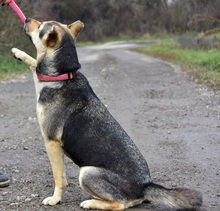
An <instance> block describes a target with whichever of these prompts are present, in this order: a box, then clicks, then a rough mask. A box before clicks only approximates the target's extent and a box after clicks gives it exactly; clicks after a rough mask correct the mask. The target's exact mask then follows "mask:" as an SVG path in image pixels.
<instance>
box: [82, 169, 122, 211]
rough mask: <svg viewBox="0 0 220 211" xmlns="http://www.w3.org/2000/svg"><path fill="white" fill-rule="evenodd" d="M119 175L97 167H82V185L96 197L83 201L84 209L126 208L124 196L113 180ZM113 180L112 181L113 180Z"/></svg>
mask: <svg viewBox="0 0 220 211" xmlns="http://www.w3.org/2000/svg"><path fill="white" fill-rule="evenodd" d="M118 179H119V178H118V176H117V175H114V174H113V173H112V172H110V171H109V172H107V170H104V169H101V168H97V167H89V166H88V167H82V168H81V170H80V176H79V183H80V187H81V188H82V189H83V190H84V191H85V192H86V193H88V194H89V195H91V196H92V197H94V198H95V199H91V200H86V201H83V202H82V203H81V204H80V206H81V207H82V208H84V209H99V210H118V211H119V210H124V209H125V206H124V203H123V196H122V194H121V192H120V189H119V187H117V185H114V184H113V183H114V182H113V181H114V180H118ZM111 180H112V182H111Z"/></svg>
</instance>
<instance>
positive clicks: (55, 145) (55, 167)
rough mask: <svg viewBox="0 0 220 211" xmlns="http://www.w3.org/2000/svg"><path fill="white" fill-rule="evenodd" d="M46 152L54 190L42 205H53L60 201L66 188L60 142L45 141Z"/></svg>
mask: <svg viewBox="0 0 220 211" xmlns="http://www.w3.org/2000/svg"><path fill="white" fill-rule="evenodd" d="M46 150H47V154H48V157H49V160H50V163H51V166H52V171H53V177H54V181H55V190H54V194H53V196H52V197H48V198H46V199H44V201H43V204H44V205H47V204H49V205H55V204H57V203H58V202H59V201H60V200H61V198H62V193H63V191H64V189H65V187H66V186H67V181H66V177H65V169H64V152H63V148H62V147H61V145H60V142H57V141H46Z"/></svg>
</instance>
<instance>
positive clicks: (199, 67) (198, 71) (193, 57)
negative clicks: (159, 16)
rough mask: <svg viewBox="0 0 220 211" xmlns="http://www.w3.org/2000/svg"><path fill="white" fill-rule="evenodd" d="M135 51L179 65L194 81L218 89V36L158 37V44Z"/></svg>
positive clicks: (219, 57)
mask: <svg viewBox="0 0 220 211" xmlns="http://www.w3.org/2000/svg"><path fill="white" fill-rule="evenodd" d="M155 39H156V40H158V37H155ZM136 51H138V52H141V53H146V54H148V55H152V56H155V57H158V58H161V59H163V60H166V61H169V62H172V63H174V64H178V65H181V67H182V69H183V70H184V71H186V72H187V73H188V74H189V75H190V76H191V77H192V78H193V79H195V80H196V81H197V82H199V83H203V84H206V85H208V86H209V87H211V88H213V89H217V90H219V89H220V36H217V35H213V36H210V37H203V36H197V35H195V34H194V35H192V34H186V35H181V36H170V37H167V36H166V37H160V38H159V42H156V43H155V44H152V45H149V46H146V47H142V48H138V49H136Z"/></svg>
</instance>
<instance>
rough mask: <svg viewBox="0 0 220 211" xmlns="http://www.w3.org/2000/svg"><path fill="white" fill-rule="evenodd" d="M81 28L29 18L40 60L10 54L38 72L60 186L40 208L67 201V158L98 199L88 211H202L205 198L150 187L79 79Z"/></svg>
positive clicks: (137, 159)
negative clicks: (133, 210)
mask: <svg viewBox="0 0 220 211" xmlns="http://www.w3.org/2000/svg"><path fill="white" fill-rule="evenodd" d="M83 28H84V24H83V23H82V22H81V21H76V22H74V23H72V24H70V25H65V24H61V23H59V22H56V21H45V22H39V21H37V20H34V19H30V18H28V19H27V20H26V22H25V24H24V31H25V33H26V34H27V35H28V36H29V37H30V39H31V42H32V43H33V44H34V45H35V47H36V50H37V58H36V60H35V59H34V58H32V57H31V56H29V55H28V54H26V53H25V52H23V51H21V50H18V49H16V48H13V49H12V53H13V55H14V57H15V58H17V59H19V60H21V61H23V62H25V63H26V64H28V65H29V67H30V69H31V70H32V72H33V76H34V82H35V88H36V95H37V117H38V121H39V125H40V128H41V132H42V136H43V138H44V140H45V146H46V151H47V154H48V157H49V160H50V163H51V166H52V172H53V178H54V181H55V189H54V194H53V195H52V196H51V197H47V198H45V199H44V200H43V202H42V203H43V204H44V205H56V204H57V203H59V202H60V201H61V198H62V193H63V191H64V189H65V187H66V186H67V180H66V176H65V167H64V154H66V155H67V156H68V157H70V158H71V159H72V160H73V162H74V163H75V164H77V165H78V166H79V167H80V173H79V184H80V187H81V188H82V190H83V191H85V192H86V193H87V194H89V195H90V196H91V197H92V198H93V199H90V200H85V201H83V202H82V203H81V204H80V206H81V207H82V208H85V209H98V210H124V209H127V208H129V207H132V206H135V205H138V204H141V203H142V202H151V201H154V202H158V203H162V204H165V205H167V206H169V207H172V208H177V209H196V208H199V207H200V206H201V205H202V195H201V193H199V192H197V191H195V190H191V189H187V188H175V189H168V188H165V187H163V186H161V185H159V184H155V183H154V182H153V181H152V180H151V177H150V173H149V169H148V165H147V162H146V161H145V159H144V157H143V156H142V155H141V153H140V151H139V150H138V148H137V147H136V145H135V144H134V142H133V141H132V140H131V138H130V137H129V136H128V134H127V133H126V132H125V131H124V129H123V128H122V127H121V125H120V124H119V123H118V122H117V121H116V120H115V119H114V117H113V116H112V115H111V114H110V113H109V111H108V110H107V108H106V106H105V105H104V104H102V102H101V101H100V99H99V98H98V97H97V96H96V94H95V93H94V91H93V89H92V88H91V86H90V85H89V82H88V80H87V79H86V77H85V76H84V75H83V74H82V73H81V72H80V71H79V69H80V67H81V65H80V63H79V60H78V56H77V52H76V47H75V41H76V38H77V36H78V34H79V32H80V31H81V30H82V29H83Z"/></svg>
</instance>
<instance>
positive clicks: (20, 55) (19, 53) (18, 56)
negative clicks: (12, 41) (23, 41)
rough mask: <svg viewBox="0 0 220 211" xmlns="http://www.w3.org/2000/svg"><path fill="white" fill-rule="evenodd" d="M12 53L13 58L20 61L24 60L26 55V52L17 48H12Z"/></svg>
mask: <svg viewBox="0 0 220 211" xmlns="http://www.w3.org/2000/svg"><path fill="white" fill-rule="evenodd" d="M11 52H12V54H13V56H14V57H15V59H17V60H19V61H22V60H23V57H24V55H25V52H24V51H21V50H19V49H17V48H12V49H11Z"/></svg>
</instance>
